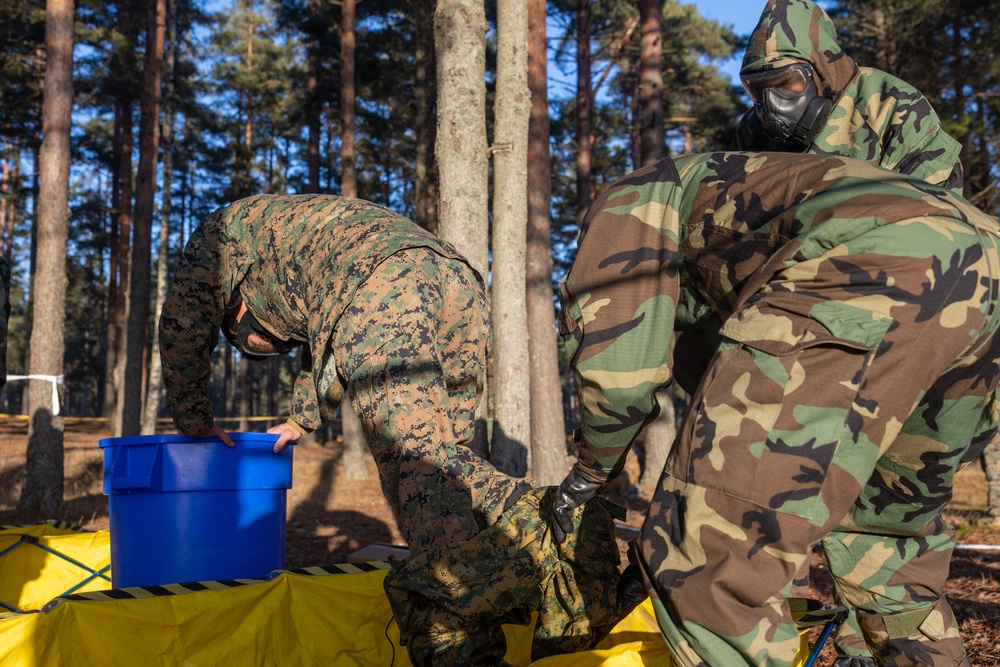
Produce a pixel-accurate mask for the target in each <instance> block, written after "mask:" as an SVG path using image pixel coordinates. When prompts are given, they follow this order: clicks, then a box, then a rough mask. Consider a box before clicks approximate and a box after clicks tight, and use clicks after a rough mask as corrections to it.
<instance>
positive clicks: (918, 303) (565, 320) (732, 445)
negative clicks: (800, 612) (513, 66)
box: [550, 153, 1000, 667]
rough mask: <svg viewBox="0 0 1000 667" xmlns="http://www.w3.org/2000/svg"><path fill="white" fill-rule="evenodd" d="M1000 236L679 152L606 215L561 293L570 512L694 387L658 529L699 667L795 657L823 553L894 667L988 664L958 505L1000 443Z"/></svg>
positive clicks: (822, 179) (660, 568) (651, 531)
mask: <svg viewBox="0 0 1000 667" xmlns="http://www.w3.org/2000/svg"><path fill="white" fill-rule="evenodd" d="M998 232H1000V225H998V223H997V221H996V220H994V219H993V218H991V217H989V216H986V215H985V214H983V213H981V212H979V211H978V210H977V209H975V208H974V207H973V206H972V205H970V204H968V203H967V202H966V201H964V200H962V199H961V198H960V197H958V196H956V195H954V194H953V193H951V192H950V191H948V190H946V189H944V188H940V187H936V186H932V185H929V184H927V183H925V182H924V181H921V180H919V179H914V178H908V177H905V176H901V175H899V174H895V173H891V172H888V171H885V170H883V169H880V168H878V167H876V166H874V165H871V164H869V163H866V162H861V161H857V160H852V159H850V158H844V157H837V156H817V155H810V154H794V153H714V154H708V155H694V156H686V157H680V158H674V159H666V160H662V161H660V162H658V163H656V164H654V165H652V166H650V167H647V168H644V169H641V170H639V171H636V172H634V173H632V174H630V175H628V176H626V177H624V178H623V179H621V180H619V181H618V182H617V183H615V184H614V185H612V186H611V187H609V188H608V189H607V190H606V191H605V192H604V193H603V194H602V196H601V197H600V198H598V200H597V201H596V202H595V203H594V205H593V206H592V207H591V209H590V211H589V212H588V214H587V216H586V218H585V219H584V221H583V223H582V225H581V232H580V243H579V252H578V256H577V258H576V260H575V262H574V264H573V267H572V269H571V270H570V272H569V274H568V275H567V276H566V277H565V278H564V280H563V285H562V300H563V309H562V316H561V336H562V339H563V342H564V343H565V346H566V352H567V354H568V360H569V362H570V363H571V365H572V366H573V367H574V368H575V369H576V371H578V373H579V374H580V380H581V387H582V404H583V414H582V427H581V430H580V435H579V438H580V457H579V460H578V462H577V464H576V465H575V466H574V468H573V469H572V471H571V472H570V474H569V475H568V476H567V478H566V479H565V480H564V481H563V482H562V484H561V485H560V487H559V492H558V494H557V499H556V501H555V502H554V503H553V511H552V516H551V518H550V520H551V521H552V523H553V528H554V529H555V527H556V526H558V527H559V528H560V530H562V531H566V532H568V531H569V530H571V529H572V527H573V523H572V521H571V520H568V516H567V515H568V513H569V512H570V511H571V510H572V508H573V507H575V506H577V505H579V504H581V503H582V502H585V501H586V500H587V499H589V498H590V497H592V496H593V495H594V494H596V493H598V492H599V491H600V490H601V489H602V488H603V486H604V485H605V484H606V482H607V481H608V480H609V479H611V478H613V477H614V476H615V475H616V474H617V472H618V471H619V470H620V469H621V467H622V465H623V462H624V460H625V454H626V452H627V451H628V449H629V447H630V446H631V443H632V441H633V440H634V439H635V437H636V435H637V434H638V433H639V431H640V430H641V429H642V427H643V426H644V425H645V424H646V423H648V422H649V421H650V420H651V419H653V417H654V416H655V412H656V401H655V400H654V393H655V392H656V391H657V390H658V389H661V388H663V387H664V386H666V385H667V383H668V382H670V381H671V379H674V378H675V379H676V380H677V381H678V382H679V383H680V385H681V386H682V387H683V388H685V389H686V390H687V391H688V392H689V393H691V394H692V400H691V406H690V409H689V411H688V413H687V415H686V418H685V421H684V423H683V425H682V428H681V430H680V433H679V435H678V440H677V442H676V443H675V445H674V449H673V451H672V452H671V454H670V457H669V459H668V462H667V465H666V467H665V469H664V473H663V475H662V477H661V479H660V482H659V484H658V486H657V490H656V492H655V495H654V497H653V500H652V503H651V506H650V509H649V513H648V516H647V518H646V521H645V524H644V526H643V529H642V532H641V535H640V545H641V547H640V548H641V561H642V565H643V569H644V571H645V575H646V576H647V578H648V585H649V587H650V590H651V593H653V594H654V595H655V607H656V609H657V614H658V620H659V623H660V627H661V629H662V631H663V633H664V636H665V637H666V639H667V641H668V643H669V644H670V646H671V648H672V649H673V651H674V653H675V655H676V658H677V661H678V663H679V664H681V665H710V666H712V667H715V666H719V665H725V666H726V667H729V666H731V665H737V664H746V665H760V664H764V663H765V662H766V664H768V665H774V666H780V665H788V664H791V662H792V659H793V657H794V655H795V651H796V647H797V646H798V639H797V636H796V630H795V627H794V625H793V624H792V622H791V619H790V616H789V610H788V605H787V603H786V602H785V599H786V597H788V596H789V594H790V593H791V591H792V584H793V579H794V575H795V573H796V572H797V571H799V570H800V568H802V567H803V566H804V565H805V564H806V563H807V562H808V559H809V557H810V551H811V547H812V546H813V545H814V544H815V543H817V542H819V541H822V543H823V546H824V548H825V551H826V553H827V557H828V559H829V564H830V571H831V573H832V574H833V576H834V577H835V579H836V581H837V583H838V584H839V586H840V588H841V590H842V591H843V593H844V595H845V596H846V598H847V599H848V600H849V601H850V602H851V603H852V604H853V605H855V606H856V607H857V609H858V616H859V621H860V625H861V627H862V629H863V631H864V635H865V638H866V640H867V645H868V648H869V649H870V651H871V652H872V653H873V654H874V655H875V656H876V659H877V660H878V661H879V662H880V663H881V664H891V665H932V664H933V665H967V664H968V662H967V660H966V658H965V655H964V650H963V647H962V642H961V638H960V636H959V632H958V625H957V622H956V620H955V617H954V615H953V614H952V611H951V609H950V607H949V605H948V603H947V601H946V600H945V598H944V594H943V589H944V584H945V580H946V578H947V575H948V566H949V560H950V556H951V552H952V548H953V544H954V540H953V531H952V529H951V527H950V526H949V525H948V524H947V523H945V521H944V520H943V519H942V518H941V516H940V513H941V510H942V509H943V508H944V506H945V504H946V503H947V502H948V500H949V499H950V498H951V493H952V480H953V476H954V474H955V472H956V470H957V469H958V468H960V467H961V466H962V465H964V464H966V463H967V462H969V461H971V460H974V458H975V457H976V456H978V455H979V453H980V451H981V450H982V448H983V446H984V445H985V444H986V442H988V441H989V439H990V438H991V437H992V434H993V433H994V432H995V431H996V420H997V414H996V412H997V407H998V406H997V405H996V404H995V401H994V398H993V397H994V391H995V389H996V387H997V384H998V381H1000V364H998V359H997V358H998V355H1000V336H997V335H995V333H994V332H995V330H996V327H997V322H998V319H1000V309H998V290H1000V274H998V270H1000V268H998V263H1000V252H998V245H1000V238H998V236H997V235H998Z"/></svg>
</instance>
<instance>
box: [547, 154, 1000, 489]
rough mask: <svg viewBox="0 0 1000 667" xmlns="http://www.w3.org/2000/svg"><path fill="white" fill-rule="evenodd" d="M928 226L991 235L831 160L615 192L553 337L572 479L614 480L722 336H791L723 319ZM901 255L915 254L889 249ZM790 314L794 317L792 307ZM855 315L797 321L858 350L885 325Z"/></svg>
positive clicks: (579, 260) (714, 159)
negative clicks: (824, 265) (831, 254)
mask: <svg viewBox="0 0 1000 667" xmlns="http://www.w3.org/2000/svg"><path fill="white" fill-rule="evenodd" d="M926 216H938V217H945V218H949V219H956V220H959V221H963V222H965V223H967V224H968V225H969V226H970V228H971V227H975V228H976V229H985V230H988V231H989V232H990V233H991V234H992V233H995V232H996V230H997V229H998V225H997V221H996V220H994V219H993V218H991V217H989V216H987V215H985V214H984V213H982V212H980V211H979V210H978V209H976V208H975V207H973V206H972V205H971V204H969V203H968V202H966V201H965V200H963V199H961V198H960V197H958V196H957V195H955V194H953V193H951V192H950V191H948V190H946V189H944V188H940V187H937V186H933V185H929V184H927V183H925V182H924V181H921V180H918V179H914V178H909V177H906V176H903V175H900V174H896V173H893V172H889V171H886V170H884V169H881V168H879V167H876V166H875V165H872V164H870V163H867V162H862V161H858V160H853V159H850V158H845V157H839V156H816V155H809V154H797V153H711V154H703V155H690V156H685V157H679V158H668V159H664V160H661V161H659V162H657V163H656V164H653V165H650V166H648V167H645V168H643V169H640V170H638V171H635V172H633V173H631V174H629V175H627V176H625V177H624V178H622V179H621V180H619V181H617V182H616V183H614V184H613V185H611V186H610V187H609V188H608V189H607V190H606V191H605V192H604V193H603V194H602V195H601V196H600V197H599V198H598V199H597V201H595V203H594V204H593V206H591V208H590V210H589V212H588V213H587V215H586V217H585V218H584V220H583V222H582V224H581V229H580V238H579V251H578V254H577V257H576V260H575V262H574V264H573V267H572V269H571V270H570V272H569V274H568V275H567V276H566V277H565V278H564V279H563V281H562V285H561V298H562V310H561V315H560V318H561V319H560V334H561V338H562V341H563V343H564V344H565V354H566V355H567V357H568V361H569V363H570V365H571V366H572V367H574V368H575V369H576V370H577V371H578V373H579V374H580V379H581V395H582V396H581V398H582V426H581V431H580V439H581V451H580V465H581V466H582V467H583V468H584V469H585V471H589V472H590V474H591V475H592V476H593V477H594V478H595V479H596V480H598V481H601V480H603V479H607V478H608V477H609V476H613V475H614V474H617V471H618V470H619V469H620V467H621V466H622V465H623V462H624V458H625V452H626V451H627V449H628V448H629V447H630V446H631V443H632V441H633V440H634V439H635V437H636V435H637V434H638V433H639V431H640V430H641V429H642V427H643V426H644V425H645V424H646V423H648V422H649V421H650V420H651V419H652V418H653V417H654V416H655V411H656V407H655V406H656V402H655V399H654V393H655V391H656V390H657V389H659V388H662V387H664V386H666V384H667V383H668V382H669V381H670V380H671V379H677V381H678V382H679V384H680V385H681V386H682V387H683V388H684V389H686V390H688V391H689V392H693V390H694V388H695V387H696V386H697V383H698V382H699V381H700V378H701V375H702V372H703V369H704V368H705V367H706V366H707V363H708V360H709V358H710V356H711V354H712V353H713V351H714V349H715V347H716V345H717V343H718V342H719V341H720V340H721V338H720V337H721V336H722V335H724V336H726V337H727V338H730V339H735V340H748V341H750V340H753V341H757V342H758V343H759V342H760V341H761V340H771V341H772V342H773V343H774V344H775V345H781V344H782V336H783V335H788V336H791V333H790V332H787V331H784V330H783V329H782V327H781V326H780V322H777V321H776V322H775V324H774V326H773V327H771V328H768V329H767V330H763V331H759V330H754V331H747V330H745V327H741V324H740V321H739V318H732V317H730V316H731V315H733V314H734V313H738V312H739V311H740V309H741V308H743V307H745V306H746V305H747V304H748V303H752V299H753V298H754V295H755V294H757V293H758V291H759V290H762V289H763V288H765V287H766V286H767V285H768V282H769V281H770V280H772V279H773V278H775V276H778V275H779V274H782V272H791V271H793V270H794V267H795V266H796V265H797V264H799V263H804V262H807V261H809V260H810V259H812V258H815V257H818V256H820V255H822V254H823V253H824V252H827V251H829V250H830V249H831V248H835V247H840V246H842V245H845V244H849V243H850V241H851V239H853V238H856V237H859V236H861V235H863V234H865V233H866V232H869V231H871V230H873V229H875V228H877V227H879V226H882V225H890V224H897V223H900V222H905V221H907V220H909V219H913V218H918V217H926ZM908 252H909V253H912V252H920V249H919V248H913V249H895V248H887V249H886V255H887V256H895V255H900V256H902V257H906V256H912V255H907V254H906V253H908ZM956 261H957V260H956ZM844 270H849V265H848V264H846V263H845V269H844ZM886 279H887V280H890V281H891V276H888V277H887V278H886ZM886 290H887V292H891V288H889V287H887V288H886ZM917 296H920V295H915V296H914V298H916V297H917ZM769 298H770V299H771V301H774V300H775V299H776V298H779V300H780V295H778V296H776V295H775V294H770V295H769ZM786 300H787V302H788V303H787V308H788V309H789V310H790V311H791V312H798V311H796V310H795V308H796V300H795V298H794V295H793V294H789V295H788V296H787V299H786ZM889 307H890V302H888V301H887V305H886V308H889ZM858 310H859V309H857V308H853V307H851V306H844V305H843V304H840V303H836V302H828V303H826V304H824V305H823V307H821V308H820V307H817V308H815V309H813V310H812V311H810V312H808V313H801V314H802V315H806V316H808V317H810V318H812V319H814V320H817V321H818V322H819V323H820V324H821V325H822V327H825V329H826V330H827V332H828V334H829V335H831V336H833V337H835V338H836V339H838V340H848V341H851V340H853V341H856V344H858V345H866V344H868V339H869V338H872V339H873V340H874V339H877V338H878V336H880V335H881V334H882V333H884V330H885V326H886V322H887V321H890V320H888V319H887V318H886V316H885V315H884V314H882V315H880V314H876V313H871V314H865V313H862V314H861V316H860V317H859V316H858V313H857V312H855V311H858ZM985 428H986V427H985V426H984V429H985Z"/></svg>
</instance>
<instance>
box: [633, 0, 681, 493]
mask: <svg viewBox="0 0 1000 667" xmlns="http://www.w3.org/2000/svg"><path fill="white" fill-rule="evenodd" d="M662 13H663V9H662V0H639V23H640V26H641V30H642V33H641V35H642V36H641V39H640V46H639V60H640V65H639V69H640V72H641V74H640V82H639V105H640V109H641V118H642V126H641V127H640V130H639V140H640V143H641V157H640V159H641V161H642V165H643V166H645V165H647V164H652V163H654V162H656V161H658V160H659V159H660V158H662V157H663V149H664V131H663V40H662V34H661V28H660V21H661V17H662ZM656 400H657V401H658V402H659V404H660V414H659V415H658V416H657V417H656V419H655V420H654V421H653V422H652V423H650V424H649V425H648V426H647V427H646V429H645V431H644V437H645V448H646V462H645V466H644V467H643V470H642V475H641V477H640V479H639V486H641V487H643V488H644V489H647V490H650V489H652V488H653V486H654V485H655V484H656V482H657V480H659V477H660V472H661V471H662V470H663V465H664V463H666V461H667V456H668V455H669V453H670V448H671V447H672V446H673V443H674V438H675V437H676V436H677V427H676V424H675V422H674V403H673V392H672V389H665V390H663V391H661V392H659V393H658V394H657V396H656Z"/></svg>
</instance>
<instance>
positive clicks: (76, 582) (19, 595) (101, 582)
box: [0, 523, 111, 611]
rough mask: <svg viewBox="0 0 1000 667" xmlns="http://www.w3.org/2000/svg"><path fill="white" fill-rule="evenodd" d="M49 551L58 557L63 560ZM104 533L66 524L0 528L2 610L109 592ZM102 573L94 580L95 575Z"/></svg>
mask: <svg viewBox="0 0 1000 667" xmlns="http://www.w3.org/2000/svg"><path fill="white" fill-rule="evenodd" d="M53 552H58V553H59V554H62V557H60V556H58V555H56V554H55V553H53ZM110 567H111V551H110V546H109V537H108V531H106V530H104V531H98V532H84V531H82V530H80V529H74V528H72V527H68V526H67V525H66V524H47V523H45V524H38V525H34V526H4V527H2V528H0V603H3V608H0V611H4V610H9V609H8V608H10V607H13V608H14V609H17V610H29V609H41V607H42V605H44V604H45V603H46V602H48V601H49V600H51V599H52V598H54V597H57V596H59V595H63V594H64V593H81V592H84V591H99V590H103V589H107V588H111V571H110V569H109V568H110ZM101 571H103V572H102V574H103V576H100V575H98V576H95V575H94V574H93V572H101Z"/></svg>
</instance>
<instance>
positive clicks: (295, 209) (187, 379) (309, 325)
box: [160, 195, 465, 435]
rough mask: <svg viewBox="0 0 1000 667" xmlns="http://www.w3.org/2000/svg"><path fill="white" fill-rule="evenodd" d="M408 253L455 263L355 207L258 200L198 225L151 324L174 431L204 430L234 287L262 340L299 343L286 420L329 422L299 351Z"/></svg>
mask: <svg viewBox="0 0 1000 667" xmlns="http://www.w3.org/2000/svg"><path fill="white" fill-rule="evenodd" d="M417 247H426V248H430V249H432V250H433V251H435V252H437V253H439V254H441V255H443V256H445V257H449V258H453V259H457V260H460V261H463V262H464V261H465V260H464V259H463V258H462V257H461V255H459V254H458V252H457V251H456V250H455V249H454V248H453V247H452V246H451V245H449V244H448V243H446V242H444V241H441V240H440V239H438V238H437V237H435V236H434V235H432V234H431V233H430V232H428V231H426V230H424V229H422V228H420V227H418V226H417V225H416V224H414V223H413V222H411V221H410V220H408V219H406V218H404V217H402V216H400V215H398V214H397V213H394V212H393V211H390V210H389V209H387V208H383V207H381V206H378V205H376V204H372V203H370V202H367V201H362V200H358V199H345V198H342V197H335V196H331V195H291V196H279V195H258V196H254V197H249V198H247V199H242V200H239V201H237V202H234V203H233V204H230V205H229V206H225V207H223V208H221V209H219V210H217V211H215V212H214V213H212V214H211V215H209V216H208V217H207V218H205V220H204V221H203V222H202V223H201V224H200V225H199V226H198V227H197V229H195V231H194V232H193V233H192V235H191V238H190V239H189V240H188V242H187V245H186V246H185V248H184V254H183V256H182V257H181V260H180V262H179V263H178V265H177V268H176V271H175V273H174V282H173V286H172V288H171V290H170V293H169V295H168V297H167V300H166V302H165V303H164V305H163V311H162V313H161V316H160V355H161V358H162V363H163V381H164V384H165V385H166V388H167V392H168V396H169V403H170V409H171V412H172V413H173V418H174V423H175V425H176V426H177V429H178V430H179V431H180V432H181V433H184V434H189V435H190V434H195V433H200V432H203V431H205V430H207V429H209V428H210V427H211V426H212V424H213V423H214V418H213V415H212V407H211V405H210V403H209V393H208V386H209V376H210V363H209V358H210V355H211V353H212V350H213V349H215V346H216V344H217V342H218V337H219V327H220V325H221V324H222V318H223V313H224V308H225V305H226V303H227V302H228V301H229V299H230V297H231V296H232V294H233V292H234V291H235V290H236V289H237V288H239V289H240V292H241V294H242V296H243V300H244V301H245V302H246V304H247V308H248V309H249V310H250V312H252V313H253V314H254V316H255V317H257V319H258V320H259V321H260V323H261V324H262V325H263V326H264V327H265V328H267V329H268V330H269V331H270V332H271V333H272V334H274V335H275V336H277V337H278V338H281V339H283V340H288V339H289V338H296V339H299V340H305V341H307V342H306V347H307V348H308V349H307V353H306V354H304V355H303V358H304V363H303V370H302V372H301V373H300V374H299V376H298V378H297V379H296V381H295V388H294V390H293V394H294V395H293V398H292V407H291V412H292V414H291V418H292V419H293V420H294V421H295V422H296V423H298V424H299V425H301V426H304V427H305V428H306V429H308V430H312V429H314V428H316V427H318V426H319V425H320V424H321V423H322V422H323V421H325V420H329V419H332V418H333V415H334V414H335V412H336V408H337V406H336V401H335V400H334V399H335V398H337V397H331V396H325V397H323V399H320V398H319V397H318V395H317V390H316V386H317V381H318V380H319V374H320V373H321V372H322V370H323V369H322V368H319V367H318V365H317V368H315V369H313V367H312V364H311V363H309V355H308V351H309V350H311V351H312V352H313V353H314V354H321V353H322V352H323V350H325V349H326V347H327V346H328V345H329V344H330V338H331V335H332V332H333V329H334V327H336V326H337V321H338V320H339V318H340V316H341V314H342V313H343V311H344V308H345V307H346V306H347V304H349V303H350V301H351V298H352V296H353V294H354V292H355V290H357V288H358V286H359V285H361V284H362V283H363V282H364V281H365V280H366V279H367V278H368V276H369V275H370V274H371V273H372V271H373V270H374V268H375V267H376V266H378V265H379V263H381V262H382V261H383V260H384V259H385V258H386V257H389V256H390V255H392V254H394V253H396V252H398V251H400V250H403V249H405V248H417Z"/></svg>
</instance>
